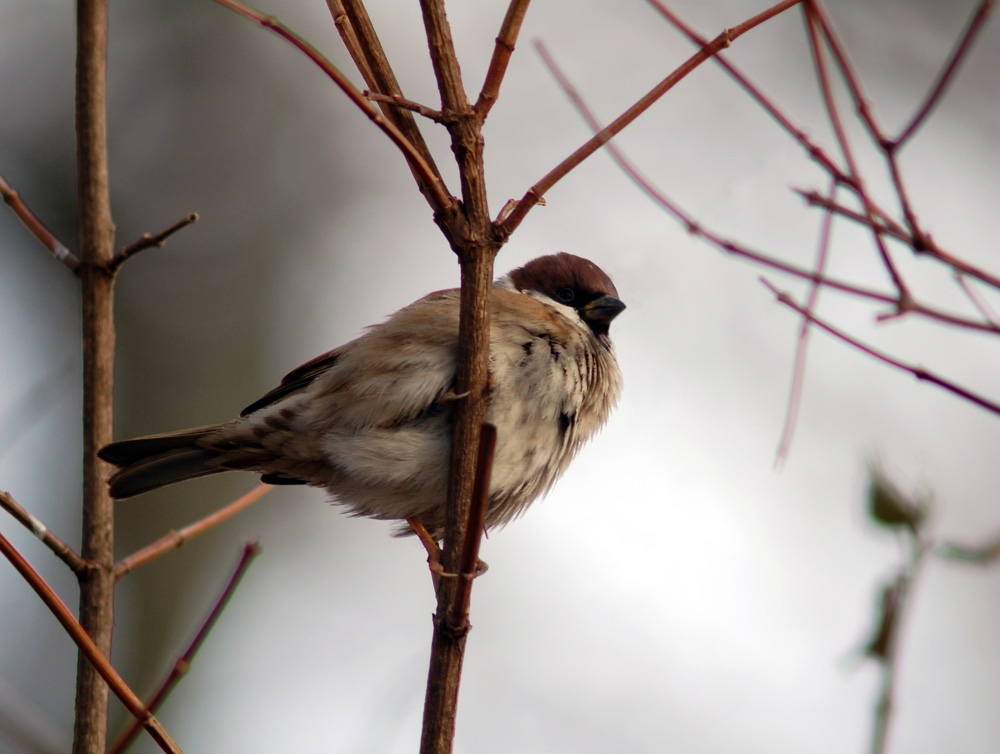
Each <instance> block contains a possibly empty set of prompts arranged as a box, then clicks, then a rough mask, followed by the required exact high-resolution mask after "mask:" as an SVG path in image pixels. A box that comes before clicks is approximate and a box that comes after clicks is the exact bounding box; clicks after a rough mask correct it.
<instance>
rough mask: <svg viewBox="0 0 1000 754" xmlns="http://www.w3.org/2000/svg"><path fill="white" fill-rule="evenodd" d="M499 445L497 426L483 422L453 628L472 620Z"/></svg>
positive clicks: (450, 619)
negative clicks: (474, 582) (471, 603)
mask: <svg viewBox="0 0 1000 754" xmlns="http://www.w3.org/2000/svg"><path fill="white" fill-rule="evenodd" d="M496 447H497V428H496V427H494V426H493V425H492V424H483V428H482V431H481V432H480V434H479V451H478V455H477V458H476V479H475V482H474V483H473V487H472V507H471V508H470V509H469V525H468V527H467V528H466V530H465V542H464V544H463V546H462V557H461V560H460V566H459V569H458V573H457V578H458V588H457V589H456V590H455V598H454V602H452V605H451V611H450V612H449V613H448V622H449V623H451V630H453V631H461V630H463V629H465V628H466V627H467V626H468V623H469V600H470V598H471V597H472V580H473V579H474V578H475V577H476V564H477V563H478V562H479V544H480V542H481V541H482V537H483V531H484V530H485V528H486V511H487V509H488V508H489V506H490V480H491V479H492V478H493V456H494V453H495V452H496Z"/></svg>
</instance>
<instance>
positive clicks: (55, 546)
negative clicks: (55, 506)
mask: <svg viewBox="0 0 1000 754" xmlns="http://www.w3.org/2000/svg"><path fill="white" fill-rule="evenodd" d="M0 508H3V509H4V510H5V511H7V512H8V513H9V514H10V515H12V516H13V517H14V518H15V519H17V521H18V522H19V523H20V524H21V525H22V526H24V527H25V528H26V529H28V530H29V531H30V532H31V533H32V534H34V535H35V536H36V537H38V539H40V540H41V542H42V544H44V545H45V546H46V547H48V548H49V549H50V550H52V552H54V553H55V554H56V556H57V557H58V558H59V559H60V560H61V561H62V562H63V563H65V564H66V565H68V566H69V568H70V570H71V571H73V573H80V572H81V571H83V570H84V569H85V568H86V567H87V564H86V563H85V562H84V560H83V558H81V557H80V556H79V555H77V554H76V552H75V551H74V550H73V548H72V547H70V546H69V545H68V544H66V543H65V542H63V541H62V540H61V539H59V537H57V536H56V535H55V534H53V533H52V532H51V531H50V530H49V528H48V527H47V526H45V524H43V523H42V522H41V521H39V520H38V519H37V518H35V517H34V516H33V515H31V514H30V513H28V511H27V510H25V509H24V508H23V507H22V506H21V504H20V503H18V502H17V501H16V500H15V499H14V498H13V497H12V496H11V494H10V493H9V492H4V491H3V490H0Z"/></svg>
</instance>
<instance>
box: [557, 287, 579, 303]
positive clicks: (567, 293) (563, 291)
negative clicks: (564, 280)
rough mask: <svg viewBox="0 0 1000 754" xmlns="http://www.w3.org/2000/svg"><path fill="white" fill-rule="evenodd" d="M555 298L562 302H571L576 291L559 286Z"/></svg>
mask: <svg viewBox="0 0 1000 754" xmlns="http://www.w3.org/2000/svg"><path fill="white" fill-rule="evenodd" d="M556 298H557V299H559V300H560V301H561V302H562V303H564V304H568V303H570V302H572V301H573V299H575V298H576V291H574V290H573V289H572V288H560V289H559V290H558V291H556Z"/></svg>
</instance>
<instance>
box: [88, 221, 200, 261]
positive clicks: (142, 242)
mask: <svg viewBox="0 0 1000 754" xmlns="http://www.w3.org/2000/svg"><path fill="white" fill-rule="evenodd" d="M197 221H198V213H197V212H192V213H191V214H190V215H188V216H187V217H185V218H184V219H182V220H178V221H177V222H175V223H174V224H173V225H171V226H170V227H169V228H164V229H163V230H161V231H160V232H159V233H156V234H154V235H150V234H149V233H143V234H142V238H140V239H139V240H138V241H133V242H132V243H130V244H129V245H128V246H126V247H125V248H124V249H122V250H121V251H119V252H118V253H117V254H115V255H114V257H112V259H111V261H110V262H108V265H107V267H108V271H109V272H117V271H118V268H119V267H121V266H122V263H123V262H124V261H125V260H126V259H128V258H129V257H131V256H133V255H135V254H138V253H139V252H140V251H143V250H144V249H149V248H152V247H153V246H156V247H162V246H163V245H164V244H165V243H166V242H167V239H168V238H169V237H170V236H172V235H173V234H174V233H176V232H177V231H179V230H180V229H181V228H186V227H187V226H188V225H190V224H191V223H194V222H197Z"/></svg>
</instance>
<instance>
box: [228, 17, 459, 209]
mask: <svg viewBox="0 0 1000 754" xmlns="http://www.w3.org/2000/svg"><path fill="white" fill-rule="evenodd" d="M215 2H217V3H218V4H219V5H222V6H224V7H226V8H229V9H230V10H232V11H235V12H236V13H239V14H240V15H241V16H244V17H245V18H249V19H250V20H251V21H256V22H257V23H259V24H260V25H261V26H263V27H264V28H265V29H269V30H271V31H272V32H274V33H275V34H277V35H278V36H279V37H281V38H282V39H284V40H286V41H287V42H289V43H291V44H292V45H293V46H294V47H296V48H298V49H299V50H300V51H301V52H302V53H303V54H304V55H305V56H306V57H307V58H309V59H310V60H311V61H312V62H313V63H315V64H316V65H317V66H319V68H320V69H321V70H322V71H323V72H324V73H325V74H326V75H327V76H328V77H329V78H330V79H331V80H332V81H333V83H334V84H336V85H337V87H338V88H339V89H340V90H341V91H342V92H343V93H344V94H346V95H347V97H348V99H350V100H351V102H353V103H354V104H355V105H356V106H357V107H358V108H359V109H360V110H361V111H362V112H363V113H364V114H365V115H367V116H368V119H369V120H371V121H372V122H373V123H374V124H375V125H376V126H378V127H379V129H381V131H382V132H383V133H384V134H385V135H386V136H388V137H389V139H390V140H391V141H392V143H393V144H395V145H396V146H397V147H398V148H399V149H400V150H401V151H402V152H403V154H404V156H405V157H406V159H407V162H409V163H410V165H411V167H412V168H413V169H415V170H417V171H419V173H420V176H421V180H420V186H421V189H422V190H424V191H425V196H426V197H427V201H428V202H430V205H431V208H432V209H433V210H434V212H435V214H438V213H450V212H451V211H452V210H453V209H454V199H453V198H452V197H451V195H450V194H449V193H448V190H447V188H446V187H445V185H444V182H443V181H442V180H441V179H440V177H439V176H438V174H437V171H436V170H435V168H434V167H432V166H431V165H430V164H429V163H428V162H427V159H426V158H425V157H424V155H423V154H421V152H420V150H419V149H418V148H417V147H416V146H415V145H414V144H413V143H412V142H411V141H410V140H409V139H408V138H407V137H406V136H405V135H404V134H403V132H402V131H400V129H399V127H398V126H397V125H396V124H395V123H393V122H392V121H391V120H389V119H388V118H386V117H385V116H384V115H383V114H382V113H381V112H380V111H379V110H378V109H377V108H375V107H374V106H373V105H372V104H371V103H370V102H369V101H368V100H366V99H365V96H364V95H363V94H362V93H361V92H360V91H359V90H358V89H357V87H355V86H354V85H353V84H352V83H351V82H350V81H348V80H347V78H346V77H345V76H344V74H343V73H341V72H340V70H339V69H338V68H337V67H336V66H335V65H334V64H333V63H331V62H330V61H329V60H328V59H327V58H326V57H325V56H324V55H323V54H322V53H321V52H320V51H319V50H317V49H316V48H315V47H313V46H312V45H311V44H309V43H308V42H307V41H305V39H303V38H302V37H300V36H299V35H298V34H296V33H295V32H293V31H292V30H291V29H289V28H288V27H287V26H285V25H284V24H283V23H281V22H280V21H278V20H277V19H276V18H274V17H273V16H267V15H265V14H263V13H261V12H260V11H258V10H257V9H255V8H251V7H250V6H249V5H245V4H244V3H241V2H239V0H215Z"/></svg>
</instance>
